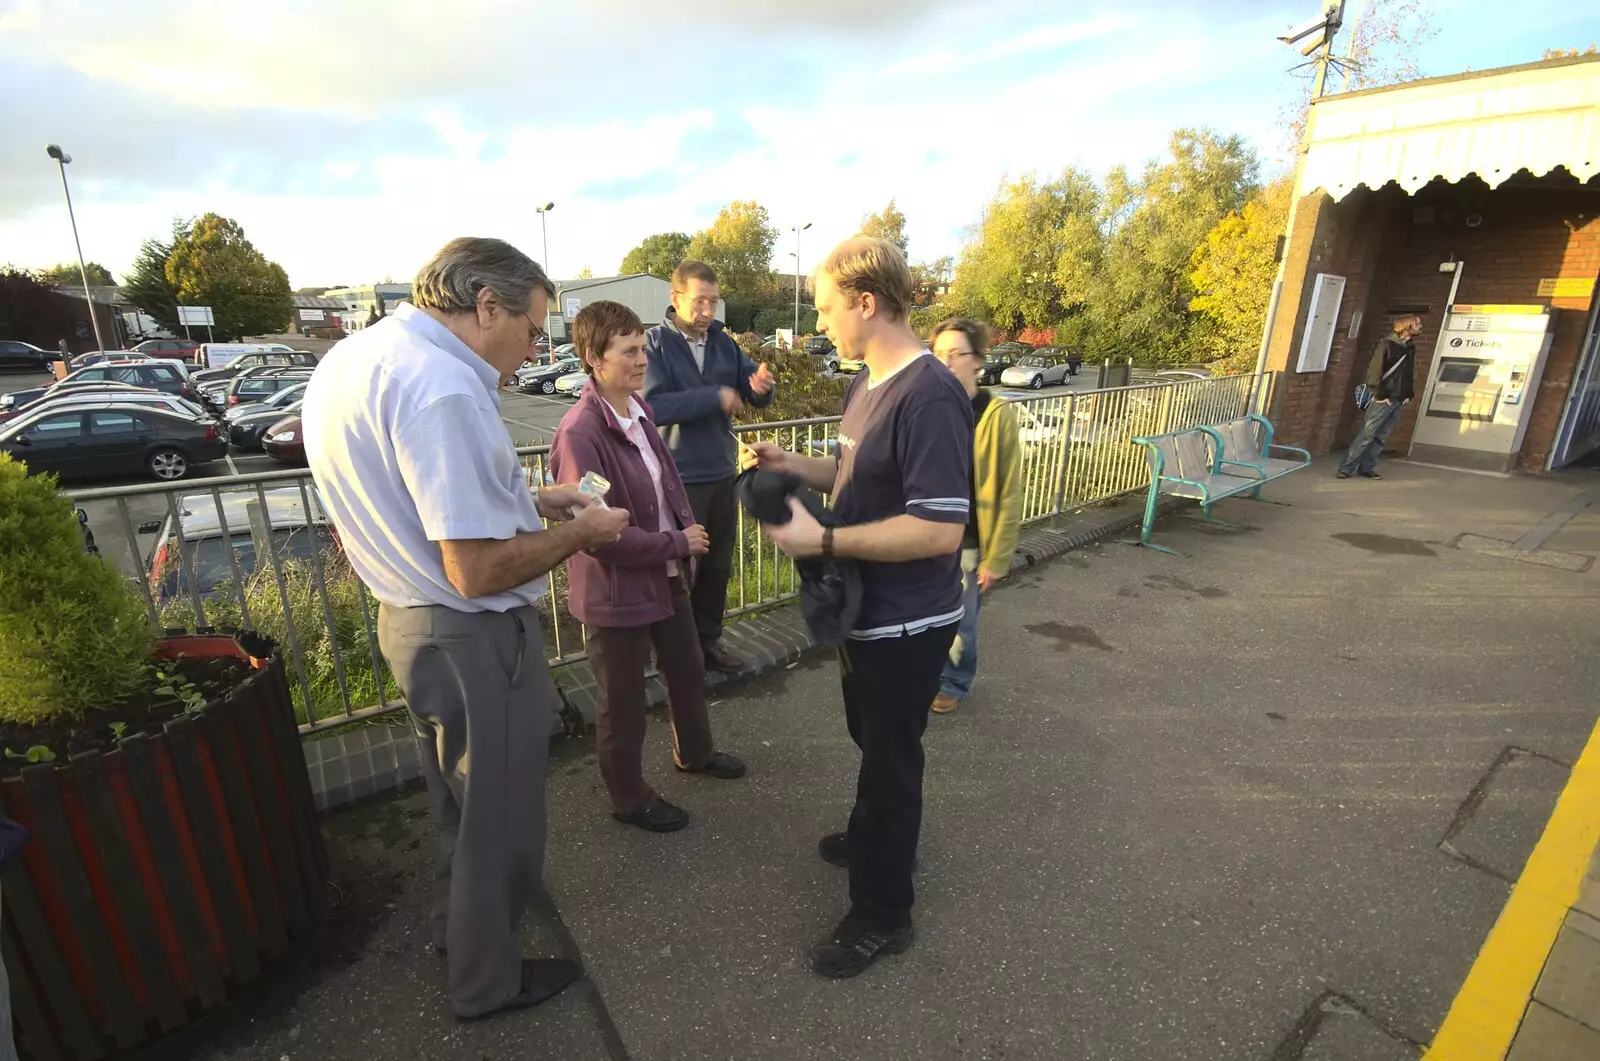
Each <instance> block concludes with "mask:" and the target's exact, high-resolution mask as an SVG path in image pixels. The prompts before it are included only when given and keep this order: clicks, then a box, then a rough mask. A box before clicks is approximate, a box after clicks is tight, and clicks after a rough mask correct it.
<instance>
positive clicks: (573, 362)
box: [517, 357, 580, 394]
mask: <svg viewBox="0 0 1600 1061" xmlns="http://www.w3.org/2000/svg"><path fill="white" fill-rule="evenodd" d="M579 364H580V362H579V361H578V359H577V358H575V357H563V358H560V359H558V360H557V361H556V363H555V364H553V365H523V366H522V367H521V368H519V369H517V389H518V390H520V391H522V392H523V393H524V394H554V393H555V392H556V380H558V379H560V378H561V377H562V376H565V375H568V374H570V373H572V372H575V371H578V367H579Z"/></svg>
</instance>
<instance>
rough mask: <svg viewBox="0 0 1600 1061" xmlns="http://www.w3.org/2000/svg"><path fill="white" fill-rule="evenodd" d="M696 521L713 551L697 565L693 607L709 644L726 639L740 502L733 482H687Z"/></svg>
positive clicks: (691, 597) (696, 625) (702, 636)
mask: <svg viewBox="0 0 1600 1061" xmlns="http://www.w3.org/2000/svg"><path fill="white" fill-rule="evenodd" d="M684 490H685V491H686V492H687V493H688V495H689V507H690V508H691V509H692V510H693V511H694V519H695V522H696V523H698V524H700V525H701V526H702V527H704V528H705V529H706V535H707V536H708V537H709V538H710V539H711V550H710V551H709V552H707V553H706V554H705V555H704V556H702V557H701V558H700V562H699V563H698V564H696V565H695V573H694V588H693V589H692V590H691V591H690V593H689V605H690V607H691V608H692V609H693V611H694V628H695V631H696V632H697V633H699V635H700V643H701V644H702V645H709V644H712V643H713V642H715V641H716V640H717V639H718V638H720V637H721V636H722V613H723V612H725V611H727V610H728V579H729V578H730V577H731V576H732V575H733V547H734V546H735V545H737V544H738V540H737V535H738V533H739V501H738V498H737V497H736V496H735V495H734V492H733V479H732V477H731V476H730V477H729V478H727V479H718V480H717V481H715V482H711V483H685V484H684Z"/></svg>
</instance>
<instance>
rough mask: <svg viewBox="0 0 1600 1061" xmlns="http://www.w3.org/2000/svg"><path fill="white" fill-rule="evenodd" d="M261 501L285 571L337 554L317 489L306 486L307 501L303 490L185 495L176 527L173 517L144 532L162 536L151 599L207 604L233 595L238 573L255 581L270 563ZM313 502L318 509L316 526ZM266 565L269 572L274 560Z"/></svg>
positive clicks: (154, 558) (154, 554)
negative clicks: (261, 537) (256, 527)
mask: <svg viewBox="0 0 1600 1061" xmlns="http://www.w3.org/2000/svg"><path fill="white" fill-rule="evenodd" d="M219 497H220V498H221V502H222V503H221V505H220V506H219V505H218V503H217V502H218V498H219ZM262 498H264V499H265V501H266V505H265V508H264V509H263V513H262V514H263V515H264V516H265V523H266V526H267V527H268V531H267V533H268V535H269V536H270V540H269V541H268V542H267V543H265V544H267V546H268V548H269V549H270V550H271V551H272V552H273V553H275V554H276V555H277V558H278V561H279V562H280V563H282V562H284V561H293V560H305V559H309V558H310V557H311V556H313V555H314V554H315V553H316V552H317V551H318V550H328V549H332V548H336V547H337V539H336V538H335V537H334V534H333V528H332V526H331V525H330V524H329V522H328V516H327V513H326V511H324V509H323V506H322V498H321V497H320V495H318V493H317V488H316V486H315V484H312V483H307V484H306V488H305V494H304V496H302V494H301V492H300V487H299V486H298V485H293V486H277V487H272V488H270V489H263V490H261V491H260V494H259V495H258V494H257V492H256V491H255V490H229V491H218V493H217V494H210V493H205V494H186V495H183V496H181V497H178V498H177V499H176V506H175V507H176V509H177V512H176V516H177V518H176V520H175V519H174V518H173V513H170V512H169V513H168V514H167V516H166V518H164V519H161V520H152V521H150V522H148V523H141V524H140V525H139V528H138V529H139V533H140V534H154V535H155V536H156V538H155V542H154V545H153V546H152V548H151V550H150V563H149V577H150V590H151V593H152V595H154V596H155V598H156V599H157V600H158V601H167V600H171V599H172V598H173V597H176V596H178V595H179V594H180V593H188V592H190V590H191V587H193V589H194V590H195V591H197V592H198V594H199V595H200V596H201V597H208V596H212V595H214V594H216V593H218V592H221V591H224V590H226V588H227V584H228V583H229V582H232V581H233V579H234V571H235V567H236V566H237V570H238V576H239V577H240V578H242V579H248V578H249V577H250V576H251V575H252V574H254V573H255V570H256V567H257V566H258V564H260V563H261V562H262V560H263V558H261V557H258V556H257V549H258V547H259V545H260V544H262V543H258V541H257V539H256V536H255V532H253V531H252V529H251V525H250V509H251V503H252V502H255V503H256V505H257V506H259V505H260V503H261V500H262ZM307 498H309V499H310V501H311V514H310V518H309V519H307V517H306V499H307ZM180 532H181V533H180ZM180 543H181V544H180ZM266 563H268V564H269V565H270V564H271V560H270V559H266ZM191 575H192V577H191Z"/></svg>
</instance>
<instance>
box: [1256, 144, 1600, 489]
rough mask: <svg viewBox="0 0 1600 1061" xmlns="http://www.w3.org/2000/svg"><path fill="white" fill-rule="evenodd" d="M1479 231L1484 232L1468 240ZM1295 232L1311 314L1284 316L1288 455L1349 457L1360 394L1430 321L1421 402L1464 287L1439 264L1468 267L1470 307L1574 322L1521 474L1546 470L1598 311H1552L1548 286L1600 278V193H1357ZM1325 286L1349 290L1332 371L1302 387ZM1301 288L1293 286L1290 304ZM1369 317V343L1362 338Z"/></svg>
mask: <svg viewBox="0 0 1600 1061" xmlns="http://www.w3.org/2000/svg"><path fill="white" fill-rule="evenodd" d="M1469 218H1474V219H1476V220H1478V224H1476V225H1475V226H1470V227H1469V225H1468V224H1467V221H1468V219H1469ZM1294 228H1295V230H1294V232H1293V234H1292V237H1291V244H1290V246H1291V247H1294V246H1295V244H1296V243H1297V242H1299V241H1300V240H1302V239H1304V240H1306V241H1308V242H1306V243H1300V244H1299V245H1300V247H1301V248H1302V251H1301V254H1298V255H1293V256H1291V258H1290V260H1289V263H1288V265H1289V267H1290V268H1291V269H1294V268H1296V266H1297V265H1303V268H1304V273H1303V275H1304V280H1303V282H1302V283H1301V284H1300V285H1299V287H1298V289H1297V290H1296V291H1295V295H1296V301H1297V303H1299V311H1298V313H1296V314H1295V315H1294V316H1292V317H1289V318H1288V320H1287V321H1285V317H1288V307H1287V306H1281V307H1280V309H1279V319H1278V321H1277V322H1276V323H1275V327H1274V341H1273V344H1272V350H1273V356H1271V357H1269V360H1268V367H1269V368H1279V369H1286V370H1287V372H1286V377H1285V379H1284V383H1283V386H1282V389H1281V391H1280V402H1279V405H1278V407H1277V416H1278V417H1279V419H1280V420H1281V422H1282V423H1281V428H1282V430H1281V433H1282V436H1283V438H1284V439H1285V441H1289V442H1291V444H1293V445H1303V446H1305V447H1306V448H1307V449H1309V450H1311V451H1312V452H1313V453H1322V452H1326V451H1328V450H1330V449H1335V448H1337V447H1339V446H1342V445H1347V444H1348V443H1349V440H1350V439H1351V438H1352V437H1353V436H1354V434H1355V429H1356V415H1357V414H1356V410H1355V406H1354V403H1353V402H1352V401H1351V399H1350V395H1351V392H1352V390H1353V389H1354V387H1355V384H1356V382H1357V381H1358V380H1359V379H1360V377H1361V375H1362V374H1363V373H1364V372H1365V371H1366V367H1367V362H1368V358H1369V356H1370V352H1371V350H1372V347H1373V345H1374V344H1375V343H1376V342H1377V341H1378V340H1379V339H1381V338H1382V337H1383V336H1384V335H1386V334H1387V333H1388V332H1389V330H1390V326H1391V324H1392V323H1393V321H1394V319H1395V317H1397V316H1399V315H1401V314H1402V313H1408V312H1416V313H1421V314H1422V318H1423V332H1422V335H1421V336H1419V337H1418V339H1417V366H1416V385H1417V394H1418V397H1419V398H1420V396H1421V394H1422V390H1423V387H1424V386H1425V384H1426V381H1427V378H1428V373H1429V371H1430V369H1431V367H1432V363H1433V355H1434V345H1435V343H1436V342H1437V340H1438V335H1439V327H1440V325H1441V323H1442V322H1443V316H1444V311H1445V303H1446V300H1447V299H1448V297H1449V291H1450V282H1451V274H1449V273H1441V272H1440V271H1439V264H1440V263H1441V262H1445V261H1451V260H1456V261H1460V262H1462V263H1463V264H1462V266H1461V270H1462V278H1461V284H1460V287H1459V289H1458V290H1457V292H1456V299H1455V300H1456V302H1457V303H1458V304H1460V303H1468V304H1472V303H1478V304H1482V303H1514V304H1519V305H1530V304H1537V305H1550V306H1553V307H1555V308H1556V309H1558V310H1560V311H1561V312H1560V313H1559V314H1558V316H1557V320H1556V330H1555V338H1554V341H1553V343H1552V345H1551V350H1550V356H1549V358H1548V359H1547V361H1546V363H1545V370H1544V375H1543V377H1542V380H1541V383H1540V386H1539V392H1538V394H1537V396H1536V397H1535V402H1534V407H1533V411H1532V415H1531V419H1530V422H1529V426H1528V431H1527V435H1526V439H1525V441H1524V443H1523V449H1522V456H1521V459H1520V461H1519V466H1520V467H1521V468H1523V469H1524V470H1529V471H1539V470H1542V469H1543V467H1544V462H1545V460H1546V459H1547V457H1548V455H1549V451H1550V447H1551V445H1552V443H1553V441H1554V438H1555V434H1556V431H1557V428H1558V427H1559V424H1560V419H1561V415H1562V413H1563V411H1564V409H1565V406H1566V398H1567V393H1568V388H1569V385H1570V384H1571V382H1572V377H1573V373H1574V371H1575V369H1576V367H1577V360H1578V355H1579V353H1580V347H1581V345H1582V341H1583V336H1584V332H1585V330H1586V326H1587V316H1588V310H1589V303H1590V299H1589V298H1587V297H1586V298H1547V297H1541V296H1540V295H1539V294H1538V290H1539V282H1540V281H1541V280H1543V279H1547V278H1551V277H1587V278H1590V279H1592V278H1594V277H1595V276H1596V275H1597V274H1600V185H1595V184H1591V185H1587V186H1586V185H1580V184H1579V183H1578V182H1577V181H1576V180H1574V179H1573V178H1571V177H1566V176H1564V175H1552V176H1549V177H1545V178H1541V179H1538V180H1532V179H1525V180H1521V181H1513V182H1508V183H1507V184H1504V185H1502V186H1501V187H1499V188H1497V189H1490V188H1489V187H1488V186H1487V185H1486V184H1484V183H1483V182H1481V181H1478V180H1476V179H1470V180H1465V181H1461V182H1459V183H1457V184H1454V185H1447V184H1444V183H1443V182H1438V181H1436V182H1434V183H1433V184H1430V185H1428V186H1426V187H1424V188H1422V189H1420V190H1419V191H1418V192H1417V193H1416V194H1415V195H1410V196H1408V195H1406V194H1405V193H1404V192H1402V191H1401V190H1399V189H1398V188H1396V187H1394V186H1392V185H1391V186H1389V187H1387V188H1384V189H1381V190H1379V191H1376V192H1372V191H1369V190H1367V189H1364V188H1363V189H1358V190H1357V191H1355V192H1352V193H1351V194H1350V195H1348V196H1346V197H1345V199H1344V200H1343V201H1341V202H1338V203H1334V202H1333V201H1332V199H1330V198H1328V197H1327V196H1326V195H1325V194H1323V193H1321V192H1316V193H1313V194H1312V195H1309V196H1307V197H1306V198H1305V199H1304V200H1302V202H1301V205H1300V207H1299V210H1298V211H1297V216H1296V219H1295V226H1294ZM1297 258H1299V259H1301V261H1300V262H1297V261H1296V259H1297ZM1322 272H1325V273H1333V274H1337V275H1341V276H1344V277H1346V278H1347V284H1346V287H1345V294H1344V301H1343V303H1342V304H1341V306H1340V309H1339V320H1338V326H1337V329H1336V332H1335V340H1334V344H1333V348H1332V350H1331V352H1330V355H1329V361H1328V369H1327V371H1326V372H1320V373H1303V374H1302V373H1296V372H1294V365H1295V362H1296V361H1297V359H1298V356H1299V344H1300V338H1301V332H1302V329H1303V327H1304V322H1305V319H1306V316H1307V312H1306V311H1307V308H1308V307H1307V305H1306V303H1308V302H1309V300H1310V294H1311V288H1312V281H1313V280H1314V279H1315V276H1316V274H1317V273H1322ZM1289 288H1290V284H1289V282H1288V274H1287V273H1286V281H1285V293H1286V294H1287V293H1288V292H1289ZM1285 301H1287V299H1286V300H1285ZM1358 312H1359V313H1360V314H1361V323H1360V327H1359V331H1358V332H1357V333H1356V334H1352V333H1351V322H1352V318H1353V317H1354V315H1355V314H1356V313H1358ZM1419 405H1420V403H1419V402H1414V403H1412V404H1411V406H1410V407H1408V408H1407V410H1406V411H1405V413H1404V414H1403V415H1402V417H1401V419H1400V422H1399V424H1398V425H1396V427H1395V430H1394V433H1393V435H1391V436H1390V440H1389V449H1390V450H1391V451H1395V452H1402V453H1403V452H1405V450H1406V449H1407V448H1408V447H1409V445H1410V440H1411V431H1412V428H1413V426H1414V424H1415V419H1416V415H1417V409H1418V407H1419Z"/></svg>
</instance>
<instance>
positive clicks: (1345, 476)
mask: <svg viewBox="0 0 1600 1061" xmlns="http://www.w3.org/2000/svg"><path fill="white" fill-rule="evenodd" d="M1334 478H1336V479H1348V478H1350V473H1349V472H1340V473H1339V474H1338V475H1336V476H1334Z"/></svg>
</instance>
